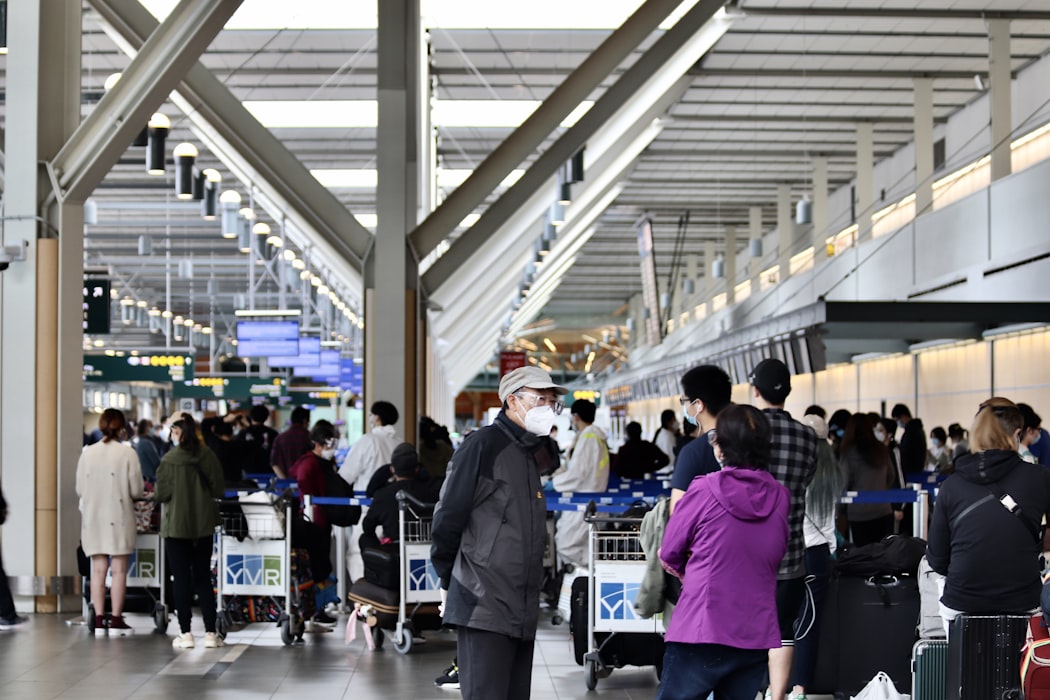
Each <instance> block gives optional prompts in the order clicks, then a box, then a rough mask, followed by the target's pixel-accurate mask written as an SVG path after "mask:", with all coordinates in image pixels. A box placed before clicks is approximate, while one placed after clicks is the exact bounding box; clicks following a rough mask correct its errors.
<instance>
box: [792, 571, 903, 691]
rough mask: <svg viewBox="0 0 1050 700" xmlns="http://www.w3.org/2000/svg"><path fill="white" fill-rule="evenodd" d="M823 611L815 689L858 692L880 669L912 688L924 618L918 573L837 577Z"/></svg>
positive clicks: (895, 681)
mask: <svg viewBox="0 0 1050 700" xmlns="http://www.w3.org/2000/svg"><path fill="white" fill-rule="evenodd" d="M822 614H823V615H824V621H823V622H822V624H821V636H820V649H819V651H818V654H817V665H816V670H815V674H814V687H813V689H812V690H813V692H815V693H842V694H844V695H845V696H846V697H849V696H852V695H856V694H857V693H859V692H860V691H861V690H862V689H863V688H864V686H865V685H866V684H867V683H868V682H869V681H870V680H871V679H872V678H874V677H875V674H877V673H878V672H879V671H884V672H885V673H886V675H888V676H889V677H890V678H891V679H892V680H893V684H894V686H895V687H896V688H897V690H898V692H901V693H906V692H908V688H909V686H910V685H911V675H912V670H911V652H912V647H913V645H914V644H915V623H916V622H917V621H918V619H919V585H918V582H917V581H916V580H915V578H914V577H912V576H873V577H869V578H863V577H859V576H833V577H832V579H831V581H830V583H829V586H828V597H827V599H826V600H825V603H824V608H823V611H822ZM829 628H830V629H829ZM807 690H809V688H807Z"/></svg>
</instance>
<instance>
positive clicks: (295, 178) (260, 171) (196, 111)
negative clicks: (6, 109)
mask: <svg viewBox="0 0 1050 700" xmlns="http://www.w3.org/2000/svg"><path fill="white" fill-rule="evenodd" d="M91 4H92V5H93V6H94V7H95V9H96V10H98V12H99V14H100V15H101V16H102V19H103V22H102V25H103V29H104V30H105V32H106V34H108V35H109V36H110V38H112V39H113V40H114V41H115V42H116V44H117V46H118V47H119V48H120V49H121V50H122V51H124V52H125V53H126V54H128V55H129V56H134V55H135V54H136V53H137V52H138V50H139V49H140V48H141V47H142V45H143V42H144V40H145V37H147V36H149V35H150V33H151V32H152V31H153V29H154V28H155V27H156V26H157V21H156V20H155V19H154V18H153V16H152V15H150V13H149V12H148V11H146V10H145V9H144V8H143V7H142V6H141V5H140V4H139V3H138V2H137V0H91ZM171 99H172V102H174V104H175V105H176V106H177V107H178V108H179V109H180V110H181V111H182V112H183V113H184V114H186V116H187V118H188V120H189V121H190V123H191V125H192V129H193V131H194V133H195V134H196V135H197V137H198V138H200V139H201V141H202V142H203V143H204V145H205V147H206V148H207V149H208V150H209V151H211V152H212V153H213V154H214V155H215V156H216V157H217V158H219V160H221V161H222V162H223V163H224V164H225V165H226V167H227V168H229V170H230V171H231V172H232V173H233V174H234V175H235V176H236V177H237V178H238V179H240V180H241V181H242V182H244V183H248V184H249V185H250V186H251V187H253V188H254V189H253V192H254V198H255V202H256V204H257V205H259V206H261V207H262V208H264V209H266V210H267V212H268V213H269V214H270V216H271V217H273V219H274V220H275V221H278V222H280V221H282V220H284V222H285V234H286V235H287V236H288V237H289V238H290V239H291V240H292V241H293V242H294V243H295V244H296V245H297V246H299V247H311V248H313V250H314V253H315V256H314V257H320V258H322V259H323V260H324V261H325V263H326V265H327V266H328V267H329V268H330V272H331V273H332V274H334V275H335V276H337V277H338V278H339V279H340V281H341V282H342V283H343V284H344V285H345V286H346V287H347V288H348V289H351V290H353V293H356V294H357V295H358V296H357V297H356V298H355V299H354V300H353V301H355V302H356V303H357V306H358V308H360V301H361V299H360V290H361V289H362V278H361V269H362V260H363V259H364V257H365V255H366V254H367V252H368V249H369V247H370V246H371V244H372V234H371V233H370V232H369V231H368V230H367V229H366V228H364V227H363V226H362V225H361V224H360V223H359V222H358V221H357V219H355V218H354V216H353V214H352V213H351V212H350V211H349V210H347V208H346V207H345V206H344V205H343V204H342V203H341V202H340V201H339V200H338V198H336V196H335V195H333V194H332V193H331V192H329V191H328V190H327V189H326V188H325V187H324V186H323V185H321V184H320V183H319V182H318V181H317V180H316V178H314V177H313V176H312V175H311V174H310V172H309V170H307V168H306V167H305V166H304V165H303V164H302V163H301V162H300V161H299V160H298V159H297V158H296V157H295V155H294V154H292V152H291V151H289V150H288V148H287V147H286V146H285V145H284V144H283V143H281V141H280V140H279V139H277V138H276V137H275V136H274V135H273V134H272V133H271V132H270V131H269V130H268V129H266V128H265V127H264V126H262V125H261V124H260V123H259V121H258V120H257V119H255V117H253V116H252V115H251V114H250V113H249V112H248V110H246V109H245V108H244V106H243V105H242V104H241V101H240V100H239V99H238V98H237V97H236V96H234V95H233V93H231V92H230V90H229V89H228V88H227V87H226V86H225V85H223V84H222V83H221V82H220V81H219V80H218V79H217V78H216V77H215V76H214V75H213V74H212V73H211V72H210V71H208V69H206V68H205V67H204V66H203V65H201V64H200V63H196V64H195V65H194V66H193V67H192V68H190V69H189V71H188V72H187V74H186V77H185V78H184V79H183V81H182V83H181V84H180V85H179V86H178V88H177V89H176V91H175V92H174V93H173V94H172V95H171Z"/></svg>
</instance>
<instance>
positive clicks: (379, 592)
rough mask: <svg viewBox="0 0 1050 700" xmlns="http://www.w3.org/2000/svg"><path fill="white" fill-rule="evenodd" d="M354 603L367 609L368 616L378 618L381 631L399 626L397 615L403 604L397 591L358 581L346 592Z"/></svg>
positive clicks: (377, 623)
mask: <svg viewBox="0 0 1050 700" xmlns="http://www.w3.org/2000/svg"><path fill="white" fill-rule="evenodd" d="M346 597H347V598H348V599H349V600H350V602H352V603H360V604H361V606H362V607H367V610H368V614H369V615H371V616H374V617H375V618H376V620H375V621H376V626H378V627H380V628H381V629H393V628H394V625H396V624H397V615H398V611H399V609H400V604H401V595H400V594H399V593H398V592H397V591H392V590H390V589H388V588H383V587H381V586H377V585H375V584H374V583H372V582H371V581H366V580H365V579H363V578H362V579H358V580H357V581H354V583H353V585H351V586H350V590H348V591H347V592H346Z"/></svg>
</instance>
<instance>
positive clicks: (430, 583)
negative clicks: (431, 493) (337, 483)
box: [377, 491, 442, 654]
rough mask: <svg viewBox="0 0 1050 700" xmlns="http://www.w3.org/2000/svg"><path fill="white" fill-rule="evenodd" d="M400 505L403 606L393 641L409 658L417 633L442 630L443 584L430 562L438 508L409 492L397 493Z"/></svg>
mask: <svg viewBox="0 0 1050 700" xmlns="http://www.w3.org/2000/svg"><path fill="white" fill-rule="evenodd" d="M397 502H398V505H399V506H400V508H399V513H398V523H397V526H398V535H399V542H400V546H399V548H398V549H399V553H400V555H401V563H400V566H401V576H400V579H401V580H400V583H401V591H400V593H401V596H400V597H401V602H400V603H399V605H398V613H397V624H396V625H395V626H394V630H393V632H394V633H393V638H392V640H391V641H392V642H393V643H394V649H395V650H396V651H397V652H398V653H399V654H407V653H408V652H410V651H411V650H412V644H413V638H414V637H415V636H416V635H417V634H418V633H420V632H423V631H429V630H438V629H441V624H442V623H441V615H440V613H439V612H438V606H439V605H440V604H441V593H440V589H441V581H440V580H439V579H438V575H437V572H436V571H435V570H434V564H433V563H432V562H431V561H430V526H431V524H432V523H433V520H434V505H435V504H433V503H423V502H422V501H419V500H416V499H415V498H414V497H412V495H411V494H409V493H408V492H406V491H399V492H398V494H397ZM377 641H378V640H377ZM377 646H378V644H377Z"/></svg>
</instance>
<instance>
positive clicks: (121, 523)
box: [76, 408, 144, 636]
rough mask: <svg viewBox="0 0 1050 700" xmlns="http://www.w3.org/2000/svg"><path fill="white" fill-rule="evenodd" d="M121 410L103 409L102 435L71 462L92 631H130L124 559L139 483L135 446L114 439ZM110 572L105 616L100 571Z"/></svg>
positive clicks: (130, 544) (131, 540) (130, 547)
mask: <svg viewBox="0 0 1050 700" xmlns="http://www.w3.org/2000/svg"><path fill="white" fill-rule="evenodd" d="M126 425H127V423H126V421H125V420H124V414H123V413H121V412H120V411H118V410H117V409H115V408H107V409H106V410H105V411H103V412H102V415H101V416H99V419H98V429H99V432H101V433H102V439H101V440H100V441H99V442H96V443H95V444H93V445H89V446H88V447H85V448H84V451H83V452H81V453H80V461H79V462H77V477H76V482H77V487H76V488H77V495H78V496H80V516H81V527H80V544H81V547H83V549H84V554H86V555H87V556H88V557H90V558H91V604H92V606H93V607H94V608H95V619H94V630H95V634H96V635H104V634H107V633H108V632H112V633H113V634H117V635H121V636H123V635H128V634H132V633H133V631H134V630H132V629H131V627H130V626H129V625H128V623H127V622H125V621H124V596H125V593H126V592H127V576H128V558H129V557H130V556H131V553H132V552H133V551H135V534H136V532H135V504H134V500H135V499H136V498H142V492H143V488H144V482H143V480H142V470H141V468H140V467H139V458H138V455H137V454H135V450H134V449H133V448H132V447H131V446H130V445H126V444H122V443H121V442H120V438H121V436H122V435H123V434H124V427H125V426H126ZM107 572H110V573H111V574H112V577H111V579H110V591H109V600H110V603H111V612H112V615H111V616H110V618H109V621H108V624H107V621H106V617H105V613H106V573H107Z"/></svg>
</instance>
